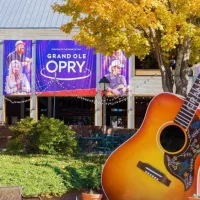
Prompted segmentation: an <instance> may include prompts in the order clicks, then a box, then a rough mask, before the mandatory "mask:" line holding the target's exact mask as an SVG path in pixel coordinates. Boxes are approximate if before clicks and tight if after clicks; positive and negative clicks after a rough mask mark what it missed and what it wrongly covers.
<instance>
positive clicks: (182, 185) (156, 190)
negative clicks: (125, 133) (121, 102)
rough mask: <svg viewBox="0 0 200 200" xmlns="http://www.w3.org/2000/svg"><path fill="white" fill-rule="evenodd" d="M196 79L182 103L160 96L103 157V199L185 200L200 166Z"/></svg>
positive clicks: (199, 99) (168, 95) (199, 80)
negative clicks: (138, 123) (137, 125)
mask: <svg viewBox="0 0 200 200" xmlns="http://www.w3.org/2000/svg"><path fill="white" fill-rule="evenodd" d="M199 103H200V75H199V76H198V78H197V79H196V81H195V83H194V85H193V87H192V88H191V90H190V92H189V94H188V96H187V97H186V98H185V99H183V98H181V97H179V96H177V95H174V94H171V93H161V94H159V95H158V96H156V97H155V98H154V99H153V100H152V101H151V102H150V104H149V106H148V109H147V112H146V115H145V118H144V121H143V123H142V125H141V127H140V129H139V130H138V131H137V133H136V134H135V135H134V136H133V137H131V138H130V139H129V140H128V141H126V142H125V143H124V144H122V145H121V146H120V147H119V148H117V149H116V150H115V151H114V152H113V153H112V154H111V155H110V156H109V158H108V159H107V161H106V163H105V165H104V168H103V171H102V186H103V190H104V192H105V194H106V196H107V198H108V199H109V200H187V199H188V197H189V196H192V194H194V193H196V185H197V180H196V179H197V173H198V168H199V167H200V156H199V153H200V134H199V133H200V120H199V117H200V110H199V109H198V106H199Z"/></svg>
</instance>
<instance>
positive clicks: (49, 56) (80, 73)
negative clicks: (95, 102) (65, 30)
mask: <svg viewBox="0 0 200 200" xmlns="http://www.w3.org/2000/svg"><path fill="white" fill-rule="evenodd" d="M55 91H56V95H61V96H62V95H69V96H70V95H73V96H74V95H78V96H91V95H92V96H93V95H95V93H96V55H95V54H94V49H87V48H86V47H85V46H82V45H79V44H78V43H77V42H75V41H72V40H37V41H36V92H37V93H41V94H42V95H47V96H52V95H54V94H55Z"/></svg>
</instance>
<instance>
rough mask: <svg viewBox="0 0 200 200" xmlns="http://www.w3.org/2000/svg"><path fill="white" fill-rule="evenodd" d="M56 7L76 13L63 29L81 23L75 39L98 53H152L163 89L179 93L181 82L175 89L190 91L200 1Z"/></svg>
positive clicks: (120, 0)
mask: <svg viewBox="0 0 200 200" xmlns="http://www.w3.org/2000/svg"><path fill="white" fill-rule="evenodd" d="M52 8H53V10H54V11H55V12H59V13H64V14H66V15H67V16H71V21H70V22H69V23H66V24H63V25H62V26H61V30H62V31H64V32H65V33H70V32H71V31H72V29H73V28H75V27H76V28H79V29H80V31H79V33H78V34H77V35H75V36H74V37H73V39H74V40H76V41H78V42H79V43H80V44H83V45H86V46H88V47H95V49H96V52H99V53H103V54H104V55H110V54H112V53H113V52H114V51H116V50H118V49H121V50H122V51H124V52H125V53H126V55H127V56H131V55H133V54H134V55H136V56H138V57H139V58H140V59H143V58H145V56H147V55H149V54H150V53H152V54H153V55H154V57H155V58H156V61H157V63H158V66H159V69H160V71H161V76H162V87H163V90H164V91H165V92H173V86H174V84H175V92H176V93H177V94H180V95H183V96H186V94H187V85H188V70H189V66H191V65H193V64H194V63H197V62H199V59H200V58H199V50H200V28H199V23H200V20H199V17H200V0H67V1H66V0H65V1H63V4H62V5H60V4H53V5H52ZM172 60H174V61H175V63H176V65H175V73H174V76H173V73H172V67H171V65H170V62H171V61H172Z"/></svg>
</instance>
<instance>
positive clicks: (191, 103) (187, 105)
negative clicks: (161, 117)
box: [174, 74, 200, 129]
mask: <svg viewBox="0 0 200 200" xmlns="http://www.w3.org/2000/svg"><path fill="white" fill-rule="evenodd" d="M199 95H200V74H199V75H198V77H197V78H196V80H195V83H194V84H193V86H192V88H191V90H190V92H189V93H188V96H187V97H186V99H185V100H184V103H183V105H182V106H181V109H180V111H179V113H178V114H177V116H176V118H175V120H174V121H175V122H176V123H177V124H179V125H180V126H182V127H183V128H185V129H188V127H189V125H190V122H191V121H192V119H193V117H194V115H195V112H196V110H197V108H198V107H199V104H200V98H199Z"/></svg>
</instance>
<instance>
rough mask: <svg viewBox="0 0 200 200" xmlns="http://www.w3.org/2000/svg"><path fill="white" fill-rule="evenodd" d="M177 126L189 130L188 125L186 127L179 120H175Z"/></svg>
mask: <svg viewBox="0 0 200 200" xmlns="http://www.w3.org/2000/svg"><path fill="white" fill-rule="evenodd" d="M174 121H175V122H176V123H177V124H179V125H181V126H182V127H183V128H187V126H188V125H184V124H183V123H181V122H179V121H178V120H176V119H175V120H174Z"/></svg>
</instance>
